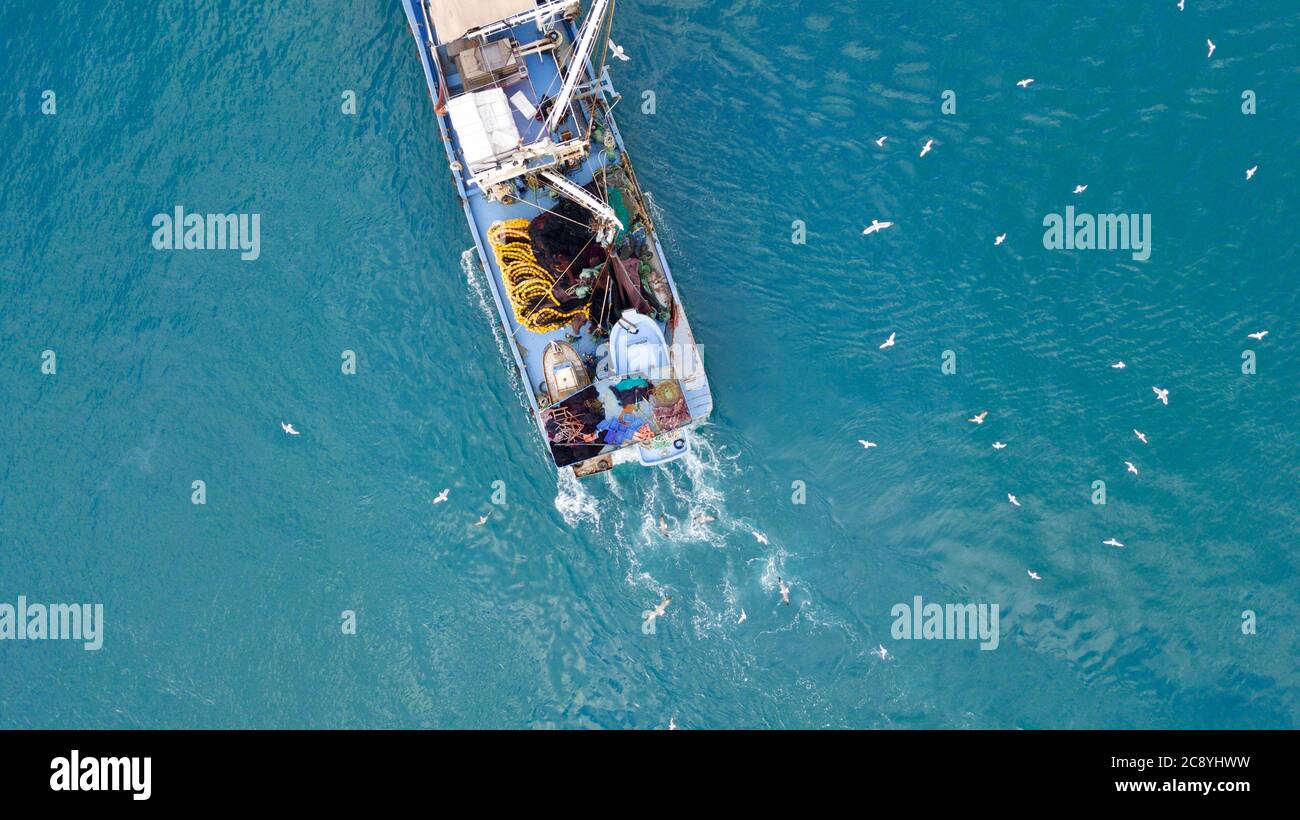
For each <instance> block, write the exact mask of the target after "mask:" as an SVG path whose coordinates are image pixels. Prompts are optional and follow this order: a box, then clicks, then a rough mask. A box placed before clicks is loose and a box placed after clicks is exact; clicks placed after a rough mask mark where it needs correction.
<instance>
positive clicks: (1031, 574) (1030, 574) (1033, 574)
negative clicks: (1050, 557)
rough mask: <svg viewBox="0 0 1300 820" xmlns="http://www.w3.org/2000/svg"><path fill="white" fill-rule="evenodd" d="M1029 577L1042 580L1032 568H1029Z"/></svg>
mask: <svg viewBox="0 0 1300 820" xmlns="http://www.w3.org/2000/svg"><path fill="white" fill-rule="evenodd" d="M1029 577H1030V578H1033V579H1034V580H1035V581H1041V580H1043V576H1041V575H1039V574H1038V573H1037V572H1034V571H1033V570H1032V569H1031V570H1029Z"/></svg>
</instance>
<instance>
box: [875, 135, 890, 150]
mask: <svg viewBox="0 0 1300 820" xmlns="http://www.w3.org/2000/svg"><path fill="white" fill-rule="evenodd" d="M887 139H889V137H881V138H880V139H878V140H876V147H877V148H884V147H885V140H887Z"/></svg>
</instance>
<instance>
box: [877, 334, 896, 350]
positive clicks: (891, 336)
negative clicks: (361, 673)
mask: <svg viewBox="0 0 1300 820" xmlns="http://www.w3.org/2000/svg"><path fill="white" fill-rule="evenodd" d="M897 335H898V334H897V333H891V334H889V338H888V339H886V340H885V341H884V342H883V343H882V344H881V345H880V349H881V350H888V349H889V348H891V347H893V346H894V337H896V336H897Z"/></svg>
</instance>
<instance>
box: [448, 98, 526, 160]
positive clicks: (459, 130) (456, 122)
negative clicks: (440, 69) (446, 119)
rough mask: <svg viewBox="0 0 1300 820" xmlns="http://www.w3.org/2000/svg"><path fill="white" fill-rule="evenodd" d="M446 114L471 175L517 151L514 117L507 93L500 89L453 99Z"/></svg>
mask: <svg viewBox="0 0 1300 820" xmlns="http://www.w3.org/2000/svg"><path fill="white" fill-rule="evenodd" d="M447 113H448V114H450V115H451V127H452V130H453V131H455V132H456V138H457V139H458V140H460V150H461V153H463V154H464V155H465V164H466V165H468V166H469V169H470V171H477V170H479V168H481V167H483V166H492V165H495V164H496V159H497V157H500V156H503V155H505V154H508V153H510V152H511V151H513V150H514V149H516V148H518V147H519V129H518V128H516V127H515V114H514V112H513V111H511V110H510V103H509V102H508V101H507V100H506V92H504V91H502V90H501V89H499V88H489V89H487V90H486V91H475V92H474V93H472V94H461V95H460V96H459V97H453V98H452V99H451V100H449V101H448V102H447Z"/></svg>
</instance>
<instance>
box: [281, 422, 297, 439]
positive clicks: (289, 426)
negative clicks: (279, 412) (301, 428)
mask: <svg viewBox="0 0 1300 820" xmlns="http://www.w3.org/2000/svg"><path fill="white" fill-rule="evenodd" d="M280 429H281V430H283V431H284V432H286V433H288V434H289V435H291V436H296V435H298V431H297V430H295V429H293V425H292V424H290V423H289V422H287V421H282V422H280Z"/></svg>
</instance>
